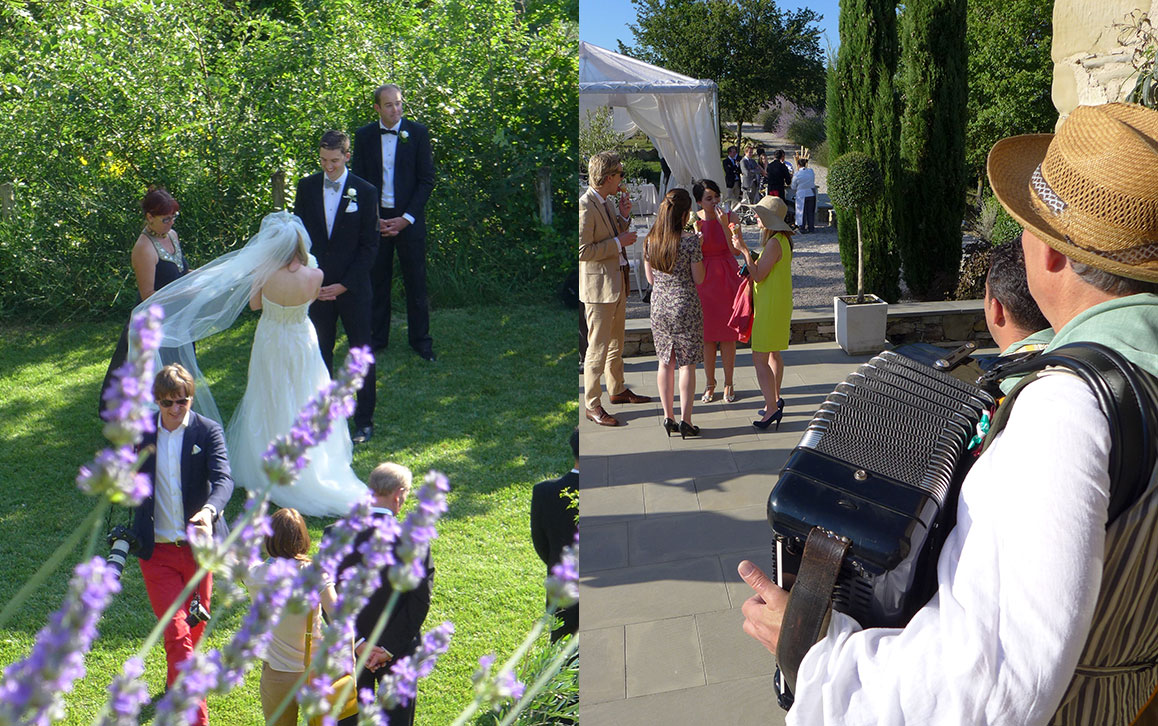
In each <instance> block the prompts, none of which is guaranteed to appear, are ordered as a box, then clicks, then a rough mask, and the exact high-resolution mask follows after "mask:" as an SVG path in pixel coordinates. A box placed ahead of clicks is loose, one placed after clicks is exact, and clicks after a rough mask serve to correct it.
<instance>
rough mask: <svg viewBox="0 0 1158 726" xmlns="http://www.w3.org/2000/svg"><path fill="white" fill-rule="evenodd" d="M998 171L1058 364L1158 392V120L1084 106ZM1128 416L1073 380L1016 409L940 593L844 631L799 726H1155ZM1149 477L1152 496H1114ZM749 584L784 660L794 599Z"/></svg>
mask: <svg viewBox="0 0 1158 726" xmlns="http://www.w3.org/2000/svg"><path fill="white" fill-rule="evenodd" d="M988 172H989V181H990V184H991V185H992V187H993V192H994V194H995V195H996V197H997V199H998V200H999V201H1000V202H1001V204H1002V206H1004V207H1005V208H1006V210H1007V211H1008V212H1009V213H1010V215H1011V216H1012V217H1013V218H1014V219H1016V220H1017V221H1018V223H1020V224H1021V226H1022V227H1023V228H1024V232H1023V233H1022V236H1021V244H1022V247H1023V250H1024V253H1025V272H1026V279H1027V281H1028V285H1029V291H1030V293H1031V294H1032V296H1033V298H1034V300H1036V301H1037V304H1038V306H1039V307H1040V308H1041V312H1042V314H1044V316H1045V319H1046V321H1048V322H1049V323H1050V325H1051V326H1052V327H1053V328H1054V330H1056V331H1057V334H1056V335H1055V336H1054V338H1053V340H1052V341H1051V342H1050V343H1049V345H1048V346H1047V347H1046V349H1045V354H1046V355H1048V354H1049V353H1051V352H1053V351H1055V350H1057V349H1058V348H1060V347H1061V346H1064V345H1067V344H1069V343H1078V342H1081V343H1100V344H1102V345H1104V346H1106V347H1107V348H1109V349H1111V350H1113V351H1115V352H1116V353H1118V354H1119V355H1121V356H1122V357H1123V358H1125V359H1126V360H1128V361H1130V363H1132V364H1133V365H1134V366H1135V367H1136V368H1137V369H1140V370H1141V371H1145V372H1147V373H1149V374H1150V375H1158V294H1155V293H1158V243H1155V242H1154V240H1158V214H1156V213H1155V209H1158V111H1153V110H1150V109H1147V108H1144V107H1142V106H1138V105H1133V104H1118V103H1114V104H1105V105H1101V106H1079V107H1078V108H1077V109H1075V110H1074V112H1073V113H1072V114H1071V115H1070V116H1069V117H1068V118H1067V119H1066V120H1065V122H1064V123H1063V124H1062V125H1061V126H1060V127H1059V128H1058V131H1057V133H1056V134H1033V135H1026V136H1016V137H1013V138H1008V139H1003V140H1001V141H999V142H997V144H996V145H995V146H994V147H993V150H992V151H991V152H990V153H989V160H988ZM1142 375H1145V374H1142ZM1139 382H1140V383H1139V385H1140V386H1141V384H1143V383H1144V382H1145V379H1144V378H1141V377H1140V378H1139ZM1132 393H1133V395H1135V396H1138V397H1139V398H1144V397H1145V396H1144V394H1143V392H1142V391H1140V390H1139V391H1133V392H1132ZM1110 398H1113V399H1115V403H1114V404H1113V405H1107V406H1106V407H1105V408H1103V406H1102V405H1100V404H1099V398H1098V396H1097V395H1096V394H1095V392H1094V390H1093V389H1092V388H1091V386H1089V385H1087V384H1086V383H1085V382H1084V381H1083V380H1082V379H1081V378H1079V377H1078V376H1076V375H1069V374H1068V373H1067V372H1066V371H1065V369H1056V370H1047V371H1046V372H1044V373H1043V374H1041V375H1037V376H1035V377H1032V378H1031V377H1027V378H1026V379H1025V381H1023V383H1022V384H1021V385H1019V387H1018V388H1017V389H1015V390H1014V391H1013V392H1012V393H1011V394H1010V395H1009V396H1008V397H1006V399H1005V401H1004V402H1003V404H1002V408H1001V409H999V411H998V414H997V415H996V416H995V418H994V424H993V427H992V428H991V429H990V430H989V432H988V436H987V439H986V442H985V448H984V450H983V453H982V454H981V456H980V457H978V459H977V460H976V462H975V463H974V464H973V467H972V468H971V469H970V470H969V474H968V475H967V476H966V478H965V480H964V481H963V483H962V484H961V490H960V494H959V495H958V500H957V518H956V526H955V527H954V528H953V529H952V530H951V531H950V532H949V534H948V536H947V538H946V539H945V542H944V546H943V548H942V549H941V554H940V557H939V558H938V560H937V563H936V577H937V591H936V594H935V595H934V596H933V597H932V599H931V600H929V602H928V603H927V604H926V605H925V606H924V607H923V608H921V609H920V610H919V611H918V612H917V613H916V614H915V615H914V616H913V618H912V619H911V620H910V621H909V623H908V624H907V625H906V626H905V627H903V628H862V627H861V626H860V624H858V623H857V622H856V621H855V620H853V619H852V618H850V617H849V616H848V615H846V614H844V613H840V612H835V611H834V612H832V613H831V620H830V621H829V624H828V626H827V630H822V631H821V638H820V640H819V641H818V642H816V643H814V644H813V645H811V646H810V647H809V649H808V650H807V653H806V654H805V655H804V657H803V658H802V659H801V661H800V662H799V663H798V664H797V665H798V666H799V669H798V671H797V675H796V682H795V685H794V692H795V697H796V700H795V703H794V704H793V706H792V710H791V711H789V713H788V719H787V722H788V723H789V724H797V723H800V724H812V723H826V724H840V723H873V724H903V723H937V724H965V723H968V724H1011V723H1016V724H1026V725H1030V724H1045V723H1050V724H1073V725H1074V726H1077V725H1079V724H1089V723H1099V724H1127V723H1141V722H1146V723H1150V721H1138V720H1136V719H1137V716H1138V714H1139V712H1140V711H1142V709H1143V708H1145V707H1146V705H1147V700H1148V699H1149V698H1150V696H1151V694H1152V693H1154V692H1155V688H1156V686H1158V617H1155V612H1154V603H1155V602H1158V568H1155V567H1154V553H1155V552H1156V551H1158V505H1156V504H1155V503H1156V502H1158V474H1156V472H1154V471H1153V470H1152V469H1151V468H1150V467H1149V465H1147V464H1144V463H1143V462H1144V461H1145V457H1146V456H1147V455H1149V454H1150V453H1151V452H1152V451H1153V449H1152V447H1153V446H1154V442H1153V440H1152V438H1151V440H1149V441H1145V442H1141V443H1139V444H1138V445H1137V447H1138V448H1137V450H1136V452H1135V454H1134V458H1133V459H1131V460H1130V461H1129V463H1124V462H1119V463H1121V464H1123V465H1122V467H1121V468H1122V469H1123V470H1125V471H1124V472H1123V474H1122V475H1120V476H1119V478H1118V479H1117V480H1111V473H1110V471H1111V462H1112V460H1113V452H1114V451H1115V450H1120V448H1127V447H1129V446H1130V445H1131V444H1132V443H1133V441H1134V440H1133V439H1130V438H1128V437H1130V436H1134V435H1137V434H1138V432H1137V431H1129V430H1122V431H1120V432H1119V433H1118V434H1117V435H1115V434H1114V433H1113V431H1114V430H1115V429H1119V428H1122V429H1125V428H1127V427H1125V426H1123V417H1122V416H1120V415H1118V413H1117V411H1118V405H1117V401H1118V400H1119V399H1117V398H1116V397H1115V396H1110ZM1120 400H1121V401H1125V400H1126V396H1125V395H1122V397H1121V399H1120ZM1124 408H1125V407H1123V409H1124ZM1003 424H1004V425H1003ZM1151 437H1152V434H1151ZM1147 447H1151V448H1150V449H1149V450H1147ZM1139 469H1141V470H1142V473H1143V474H1145V475H1146V477H1144V478H1143V480H1142V485H1141V486H1140V487H1139V489H1143V491H1141V493H1140V494H1139V493H1137V491H1131V492H1130V494H1131V496H1128V497H1126V498H1121V497H1120V496H1115V495H1116V494H1117V495H1120V494H1121V493H1122V492H1123V491H1125V490H1124V489H1122V488H1120V487H1119V485H1121V486H1123V487H1124V486H1127V485H1130V484H1132V483H1133V482H1131V481H1123V479H1127V478H1128V477H1131V476H1134V475H1136V474H1138V470H1139ZM1147 478H1148V480H1147ZM739 571H740V576H741V577H742V578H743V579H744V580H745V581H746V582H747V583H748V584H749V585H750V586H751V587H752V588H753V590H755V591H756V595H754V596H753V597H752V598H749V600H748V601H747V602H745V603H744V605H743V612H744V616H745V623H744V630H745V632H747V633H748V634H749V635H751V636H752V637H754V638H756V639H757V640H758V641H760V642H761V643H762V644H763V645H764V646H765V647H767V648H768V649H769V650H771V651H772V652H773V653H775V652H776V648H777V645H778V643H779V642H780V641H781V632H780V629H781V625H782V624H784V622H783V621H784V610H785V607H786V604H787V600H788V597H789V596H788V593H786V592H785V591H783V590H781V589H780V588H779V587H777V586H776V585H775V584H773V583H771V582H770V581H769V580H768V578H767V577H766V576H765V575H764V574H763V573H762V572H760V570H759V568H757V567H756V566H755V565H754V564H752V563H751V562H748V561H746V560H745V561H743V562H741V563H740V565H739ZM781 667H782V668H783V664H782V666H781Z"/></svg>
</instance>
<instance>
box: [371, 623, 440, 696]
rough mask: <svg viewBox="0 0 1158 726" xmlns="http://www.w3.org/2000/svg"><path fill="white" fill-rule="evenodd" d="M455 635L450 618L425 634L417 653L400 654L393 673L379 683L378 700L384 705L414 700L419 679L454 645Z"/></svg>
mask: <svg viewBox="0 0 1158 726" xmlns="http://www.w3.org/2000/svg"><path fill="white" fill-rule="evenodd" d="M452 635H454V623H451V622H449V621H447V622H445V623H443V624H442V625H439V626H438V627H437V628H434V629H433V630H431V631H430V632H428V633H426V634H425V635H424V636H422V642H421V643H420V644H419V645H418V648H417V649H415V651H414V655H409V656H406V657H405V658H400V659H398V661H397V662H396V663H394V664H393V665H392V666H391V668H390V673H388V674H387V675H386V676H385V677H384V678H383V679H382V683H381V685H380V686H379V687H378V701H379V702H380V703H381V704H382V707H383V708H385V709H391V708H397V707H398V706H405V705H406V704H408V703H410V702H411V701H413V700H414V698H415V696H417V695H418V679H420V678H425V677H426V676H428V675H430V674H431V673H432V672H433V671H434V666H435V663H437V662H438V656H440V655H442V654H443V653H445V652H446V651H447V650H448V649H449V648H450V638H451V636H452Z"/></svg>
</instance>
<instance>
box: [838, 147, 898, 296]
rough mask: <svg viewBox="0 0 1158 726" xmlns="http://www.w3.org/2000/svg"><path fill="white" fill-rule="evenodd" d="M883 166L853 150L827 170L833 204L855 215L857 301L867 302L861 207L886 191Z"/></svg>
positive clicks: (865, 206)
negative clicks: (865, 297)
mask: <svg viewBox="0 0 1158 726" xmlns="http://www.w3.org/2000/svg"><path fill="white" fill-rule="evenodd" d="M884 190H885V186H884V181H883V179H882V178H881V167H880V165H879V164H877V162H876V161H875V160H874V159H873V158H872V157H871V156H869V155H868V154H866V153H864V152H862V151H850V152H848V153H847V154H845V155H844V156H842V157H840V158H839V159H837V160H836V161H834V162H833V163H832V168H831V169H829V170H828V196H829V198H830V199H831V200H832V204H833V205H834V206H835V207H836V208H838V209H841V210H843V211H845V212H851V213H852V214H853V215H854V217H855V218H856V301H857V303H858V304H859V303H863V302H864V237H863V235H862V233H861V221H860V220H861V217H860V215H861V210H863V209H865V208H867V207H868V206H869V205H871V204H872V203H873V202H875V201H876V200H877V199H878V198H879V197H880V195H881V193H882V192H884Z"/></svg>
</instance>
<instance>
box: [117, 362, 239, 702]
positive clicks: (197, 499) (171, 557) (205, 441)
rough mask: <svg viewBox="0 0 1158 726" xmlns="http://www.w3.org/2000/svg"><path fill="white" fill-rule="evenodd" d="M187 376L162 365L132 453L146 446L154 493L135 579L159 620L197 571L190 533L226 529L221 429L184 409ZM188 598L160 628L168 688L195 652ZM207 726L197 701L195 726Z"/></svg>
mask: <svg viewBox="0 0 1158 726" xmlns="http://www.w3.org/2000/svg"><path fill="white" fill-rule="evenodd" d="M194 391H195V385H194V383H193V376H191V375H190V374H189V371H187V370H185V368H184V367H182V366H181V365H179V364H176V363H174V364H172V365H167V366H165V367H164V368H162V369H161V371H160V372H159V373H157V376H156V378H154V380H153V399H154V400H155V401H156V402H157V406H159V407H160V409H161V410H160V413H159V415H158V416H157V427H156V431H155V432H151V433H147V434H145V436H144V438H143V439H142V441H141V444H140V446H139V447H138V451H145V450H149V449H152V450H153V452H152V453H151V454H149V456H148V458H146V459H145V462H144V463H143V464H142V465H141V473H142V474H145V475H147V476H149V478H150V479H152V482H153V492H152V494H150V495H149V496H148V497H147V498H146V499H145V500H144V501H143V502H141V504H140V506H138V507H137V509H136V511H135V512H134V513H133V534H134V535H135V536H136V538H137V542H138V550H137V556H138V557H139V558H140V564H141V578H142V579H143V580H144V582H145V592H147V593H148V595H149V604H150V605H152V607H153V613H154V614H155V615H156V616H157V617H158V618H160V617H161V616H162V615H164V614H165V611H166V610H168V609H169V605H170V604H172V602H173V601H174V600H176V599H177V596H178V595H180V593H181V591H182V590H183V589H184V588H185V585H186V584H187V583H188V582H189V581H190V580H191V579H192V578H193V576H194V575H195V573H196V572H197V569H198V565H197V560H196V559H194V557H193V552H192V550H191V549H190V548H189V542H188V539H189V535H188V533H189V531H190V530H191V529H196V530H198V531H200V532H201V533H202V534H210V533H212V535H213V537H214V538H215V539H218V540H220V539H224V538H225V536H226V535H227V534H229V526H228V525H227V524H226V521H225V518H224V517H223V516H222V514H223V513H224V511H225V505H226V504H228V503H229V497H230V496H232V495H233V478H232V477H231V475H230V471H229V458H228V455H227V454H226V450H225V434H224V432H223V431H222V430H221V424H219V423H217V422H216V421H213V420H212V419H208V418H205V417H204V416H201V415H200V414H198V413H194V412H193V411H192V410H190V406H191V404H192V403H193V394H194ZM212 592H213V573H211V572H210V573H206V574H205V577H204V578H203V579H202V580H201V581H200V582H199V583H198V584H197V589H196V590H195V591H194V597H196V598H197V599H198V600H200V602H201V606H202V607H203V608H204V609H206V610H208V609H209V598H210V595H211V594H212ZM188 615H189V601H188V600H187V601H186V602H183V603H182V604H181V606H180V607H178V608H177V611H176V612H175V613H174V614H173V616H172V618H170V620H169V622H168V624H166V626H165V661H166V663H167V664H168V670H167V673H166V677H165V684H166V686H172V685H173V682H174V681H176V680H177V675H178V674H177V666H178V665H179V664H180V663H181V662H182V661H184V660H186V659H187V658H189V656H191V655H192V654H193V649H194V648H195V647H197V642H198V641H199V640H200V639H201V634H202V633H203V632H204V630H205V623H204V622H200V623H197V624H196V625H194V626H193V627H190V626H189V624H188V623H187V622H186V621H185V618H186V617H188ZM208 722H209V709H208V706H207V705H206V703H205V702H204V701H202V702H201V704H200V708H199V709H198V713H197V716H196V717H195V720H194V723H195V724H199V725H200V724H207V723H208Z"/></svg>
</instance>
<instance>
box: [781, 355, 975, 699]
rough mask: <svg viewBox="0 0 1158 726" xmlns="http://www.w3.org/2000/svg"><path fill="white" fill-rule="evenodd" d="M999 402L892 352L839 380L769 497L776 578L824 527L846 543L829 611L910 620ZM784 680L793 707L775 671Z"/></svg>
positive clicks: (871, 620) (880, 623) (791, 570)
mask: <svg viewBox="0 0 1158 726" xmlns="http://www.w3.org/2000/svg"><path fill="white" fill-rule="evenodd" d="M995 407H996V401H995V400H994V399H993V397H992V396H990V395H989V394H988V393H986V392H984V391H983V390H982V389H980V388H978V387H977V386H975V385H971V384H969V383H966V382H963V381H961V380H958V379H957V378H954V377H953V376H950V375H948V374H947V373H943V372H941V371H938V370H935V369H934V368H930V367H928V366H926V365H923V364H921V363H918V362H916V361H914V360H911V359H909V358H906V357H904V356H902V355H898V354H896V353H893V352H891V351H884V352H882V353H880V354H879V355H877V356H876V357H874V358H873V359H872V360H870V361H868V362H867V363H864V364H863V365H861V366H860V367H859V368H858V369H857V370H856V371H854V372H853V373H852V374H850V375H849V376H848V377H847V378H846V379H845V380H844V381H843V382H842V383H839V384H837V386H836V390H834V391H833V392H832V393H831V394H829V396H828V397H827V398H826V399H825V401H824V403H822V404H821V405H820V407H819V410H818V411H817V412H816V414H815V415H814V416H813V418H812V420H811V421H810V422H809V424H808V428H807V429H806V431H805V433H804V435H803V437H802V438H801V440H800V443H799V444H797V446H796V448H795V449H793V451H792V453H791V455H790V456H789V458H788V461H787V462H786V463H785V465H784V468H783V469H782V470H781V472H780V478H779V480H778V481H777V483H776V485H775V486H774V487H773V489H772V492H771V494H770V495H769V497H768V523H769V524H770V525H771V528H772V533H773V538H774V552H773V557H774V561H773V578H774V580H775V581H776V582H777V584H779V585H780V586H781V587H784V586H785V584H786V581H791V580H793V579H794V578H795V576H796V575H797V574H798V572H799V570H800V569H801V562H802V559H801V558H802V554H803V552H804V550H805V543H806V541H810V540H809V537H810V534H812V533H813V530H814V529H817V528H819V529H818V531H823V532H824V533H825V534H826V535H829V536H832V537H834V538H836V539H839V540H840V542H841V543H842V547H843V548H844V551H843V558H842V559H841V561H840V563H839V569H838V570H836V571H835V572H834V573H833V575H834V577H835V583H834V584H833V585H832V607H833V609H835V610H837V611H839V612H843V613H846V614H848V615H849V616H851V617H853V618H855V619H856V620H857V622H859V623H860V624H861V625H862V626H864V627H901V626H903V625H905V624H906V623H907V622H908V620H909V619H910V618H911V617H912V616H913V614H914V613H915V612H916V611H917V610H919V609H920V608H921V607H922V606H923V605H924V604H925V603H926V602H928V600H929V598H930V597H931V596H932V594H933V592H934V591H935V589H936V562H937V557H938V555H939V553H940V550H941V545H942V544H943V543H944V541H945V537H946V535H947V534H948V532H949V530H950V529H952V527H953V524H954V521H955V518H956V502H957V492H958V490H959V488H960V485H961V481H962V480H963V479H964V478H965V474H966V473H967V472H968V470H969V468H970V467H971V466H972V464H973V461H974V458H975V454H976V453H977V452H979V450H980V447H979V446H977V443H979V441H980V437H979V436H978V432H979V424H982V422H983V421H986V422H987V421H988V417H989V415H990V414H991V413H992V411H993V410H994V408H995ZM975 437H976V438H975ZM838 556H839V555H838ZM782 642H783V641H782ZM809 645H811V642H809V643H807V644H806V645H805V646H804V647H805V648H807V646H809ZM796 665H799V663H796ZM790 675H791V676H792V680H794V677H795V671H794V670H793V671H791V673H790ZM777 688H778V690H779V691H780V701H781V705H783V706H784V707H786V708H787V707H788V706H789V705H790V704H791V694H790V693H788V692H787V689H786V688H783V682H782V680H781V678H780V677H779V676H778V677H777Z"/></svg>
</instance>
